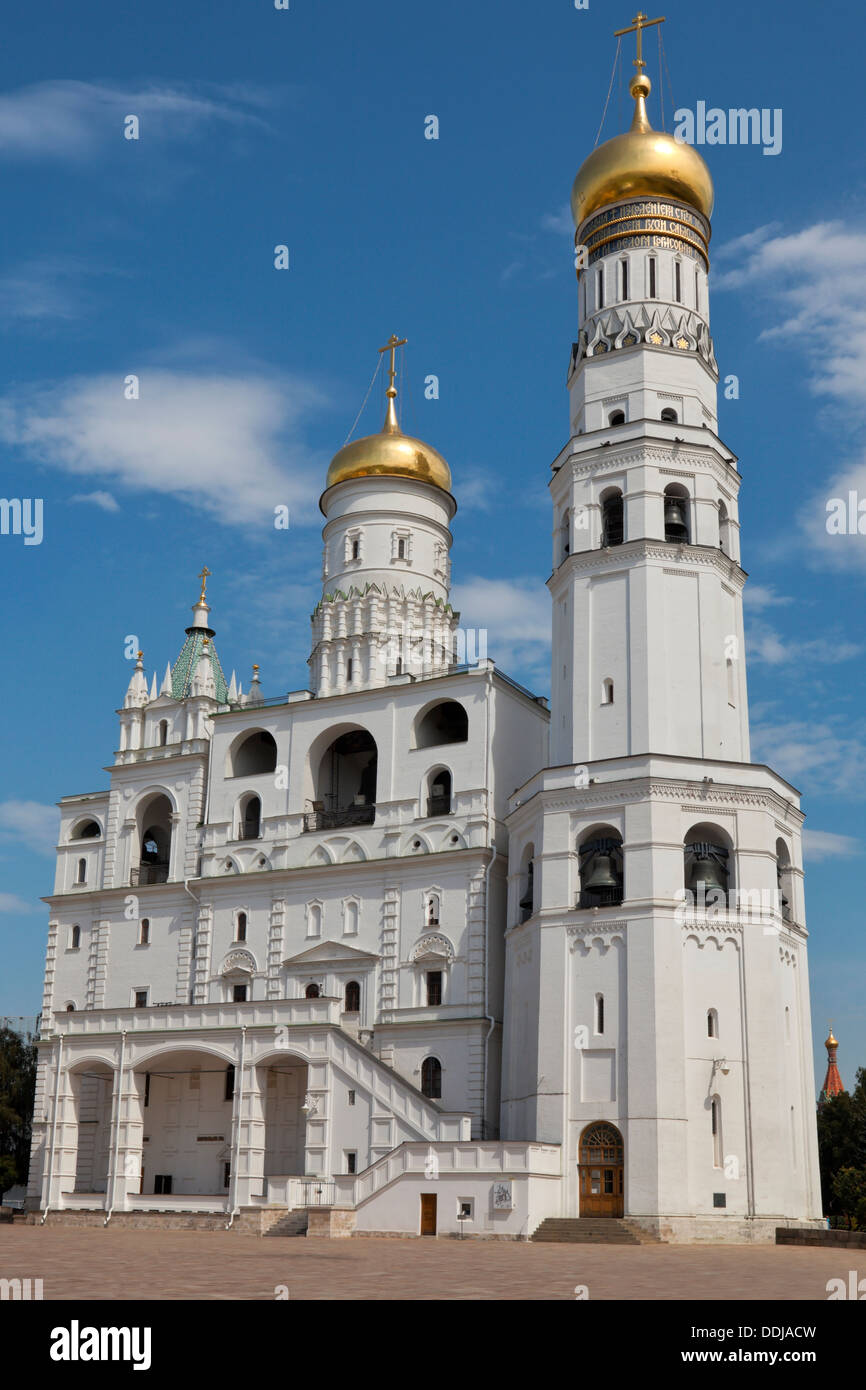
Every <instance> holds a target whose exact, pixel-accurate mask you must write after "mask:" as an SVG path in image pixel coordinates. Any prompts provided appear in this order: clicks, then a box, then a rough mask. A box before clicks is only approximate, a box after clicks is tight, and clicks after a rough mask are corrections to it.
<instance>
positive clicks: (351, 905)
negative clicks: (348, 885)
mask: <svg viewBox="0 0 866 1390" xmlns="http://www.w3.org/2000/svg"><path fill="white" fill-rule="evenodd" d="M343 935H344V936H357V935H358V904H357V902H356V901H355V899H354V898H347V899H346V901H345V902H344V903H343Z"/></svg>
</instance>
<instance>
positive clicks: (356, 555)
mask: <svg viewBox="0 0 866 1390" xmlns="http://www.w3.org/2000/svg"><path fill="white" fill-rule="evenodd" d="M351 558H352V559H353V560H360V558H361V538H360V536H353V537H352V552H351Z"/></svg>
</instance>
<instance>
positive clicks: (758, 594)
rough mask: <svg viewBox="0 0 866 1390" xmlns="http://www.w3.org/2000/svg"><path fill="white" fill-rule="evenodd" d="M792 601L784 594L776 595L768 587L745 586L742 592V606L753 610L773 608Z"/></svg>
mask: <svg viewBox="0 0 866 1390" xmlns="http://www.w3.org/2000/svg"><path fill="white" fill-rule="evenodd" d="M793 602H794V600H793V599H792V598H789V597H788V596H787V595H785V594H777V593H776V591H775V589H773V588H772V587H771V586H770V585H763V584H747V585H746V587H745V589H744V590H743V606H744V607H745V608H754V609H755V610H756V611H760V610H761V609H764V608H775V607H778V606H779V605H780V604H785V603H793Z"/></svg>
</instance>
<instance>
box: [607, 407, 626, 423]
mask: <svg viewBox="0 0 866 1390" xmlns="http://www.w3.org/2000/svg"><path fill="white" fill-rule="evenodd" d="M607 423H608V424H609V425H624V424H625V411H624V410H612V411H611V412H610V415H608V417H607Z"/></svg>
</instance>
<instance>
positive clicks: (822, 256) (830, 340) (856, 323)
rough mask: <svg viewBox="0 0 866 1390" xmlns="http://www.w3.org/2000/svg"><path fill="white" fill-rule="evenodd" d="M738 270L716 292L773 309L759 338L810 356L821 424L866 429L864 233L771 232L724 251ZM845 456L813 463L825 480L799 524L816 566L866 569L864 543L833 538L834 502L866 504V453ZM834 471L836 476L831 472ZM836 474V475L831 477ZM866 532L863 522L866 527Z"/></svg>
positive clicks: (820, 229) (825, 225)
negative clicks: (822, 406) (734, 293)
mask: <svg viewBox="0 0 866 1390" xmlns="http://www.w3.org/2000/svg"><path fill="white" fill-rule="evenodd" d="M733 253H737V254H738V255H739V257H740V260H739V263H738V264H737V265H736V266H733V267H732V268H731V269H729V270H725V271H723V272H722V274H721V275H719V276H717V277H716V279H715V281H714V288H715V289H721V290H726V289H727V290H745V291H747V292H748V294H749V297H750V300H751V301H752V303H753V304H754V303H760V302H761V301H762V300H763V301H766V302H768V303H769V306H770V313H769V315H767V317H769V319H770V321H771V326H770V327H768V328H765V329H764V330H763V331H762V332H761V334H760V335H759V338H760V340H762V341H764V342H771V343H773V344H774V346H776V347H780V348H787V349H789V350H793V351H796V352H800V353H802V354H804V355H805V358H806V361H807V364H808V375H807V376H806V378H805V385H806V388H807V390H808V391H809V392H810V393H811V394H812V395H813V396H815V397H817V398H820V399H823V400H824V401H825V402H826V403H827V409H826V410H825V411H824V412H822V414H821V415H820V416H819V419H822V420H823V421H824V422H825V423H826V424H827V425H828V426H829V427H830V428H831V429H832V430H834V431H836V432H838V431H839V427H840V419H844V422H845V434H844V435H843V437H847V438H848V439H850V438H851V435H852V426H853V427H854V428H856V429H857V430H858V431H859V434H860V438H862V427H863V425H864V423H866V231H864V230H863V229H862V228H861V227H860V226H855V225H853V224H851V225H849V224H848V223H846V222H844V221H842V220H836V221H832V222H818V223H814V224H813V225H812V226H809V227H804V228H803V229H802V230H800V231H798V232H794V233H789V234H784V233H782V232H780V231H779V229H778V225H777V224H770V225H769V226H766V227H761V228H758V229H757V230H756V231H754V232H750V233H748V234H747V235H746V236H745V237H740V238H738V239H737V241H735V242H732V243H729V245H728V246H727V247H725V248H723V257H724V259H725V261H726V262H727V261H729V260H730V259H731V255H732V254H733ZM838 458H839V443H838V433H837V437H835V438H834V439H833V442H832V444H831V445H828V454H827V459H826V460H824V461H821V460H817V461H816V476H817V477H821V478H825V479H826V482H823V483H822V484H821V486H820V488H816V489H815V491H814V493H813V495H812V496H811V497H810V498H808V499H807V501H806V504H805V505H804V506H803V508H802V509H801V512H800V515H799V518H798V521H799V531H800V536H801V538H802V540H803V541H805V543H806V546H807V549H808V552H809V553H810V554H811V556H812V558H813V560H816V561H818V562H819V563H821V564H825V565H828V566H829V567H830V568H835V569H848V568H851V567H860V568H862V567H863V566H864V565H866V536H864V535H859V534H857V533H856V532H855V534H853V535H847V534H846V535H841V536H839V535H829V534H828V532H827V503H828V501H830V500H831V499H833V498H847V496H848V493H849V492H855V493H856V494H857V496H858V498H859V499H861V500H866V450H864V449H863V447H862V445H859V444H856V443H855V444H854V445H853V446H850V445H849V448H848V457H847V458H843V459H842V460H841V461H840V462H836V460H838ZM834 463H835V468H834ZM831 469H832V470H833V471H831ZM864 525H866V519H864Z"/></svg>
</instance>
